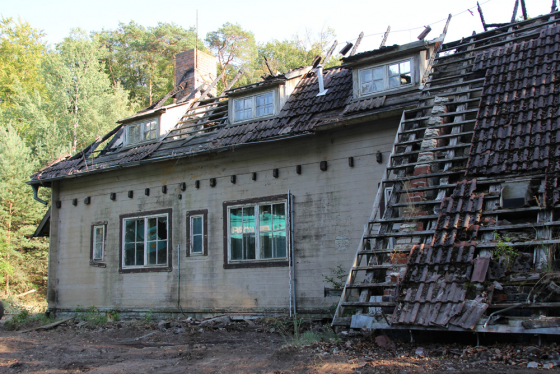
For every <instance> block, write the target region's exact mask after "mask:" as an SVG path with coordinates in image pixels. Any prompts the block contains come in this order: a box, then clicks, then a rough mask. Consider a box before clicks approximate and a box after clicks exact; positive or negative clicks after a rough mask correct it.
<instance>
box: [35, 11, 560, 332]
mask: <svg viewBox="0 0 560 374" xmlns="http://www.w3.org/2000/svg"><path fill="white" fill-rule="evenodd" d="M559 16H560V13H557V12H553V13H550V14H547V15H544V16H539V17H535V18H532V19H530V20H528V19H525V20H523V21H517V22H512V23H509V24H503V25H492V27H488V30H487V31H485V32H483V33H480V34H475V35H472V36H468V37H465V38H463V39H461V40H458V41H453V42H448V43H445V42H444V37H445V31H444V33H443V34H442V35H441V36H440V37H438V38H435V39H433V40H426V39H425V38H424V37H425V35H423V36H422V37H421V38H420V40H418V41H417V42H413V43H409V44H406V45H400V46H398V45H394V46H384V45H382V46H381V47H380V48H379V49H376V50H372V51H368V52H362V53H356V51H357V46H358V44H359V42H357V43H356V45H355V46H354V47H353V49H352V51H349V49H350V48H349V47H350V46H347V47H345V48H344V49H345V50H346V51H345V52H350V53H349V54H348V56H347V57H344V58H342V65H341V66H339V67H334V68H329V69H324V70H323V68H322V66H321V65H318V61H316V63H315V64H314V66H308V67H302V68H299V69H294V70H291V71H289V72H284V73H281V74H280V73H277V74H274V73H273V72H272V71H270V74H269V75H266V76H263V79H262V80H261V81H260V82H257V83H254V84H251V85H248V86H243V87H237V88H231V87H228V88H227V89H226V90H225V91H224V93H223V94H221V95H220V96H217V95H216V92H215V89H214V86H215V83H216V82H217V80H218V79H219V77H216V71H215V63H214V62H213V58H212V56H208V55H206V54H204V53H202V52H197V53H195V51H187V52H184V53H182V54H179V55H178V56H177V57H176V61H175V64H176V66H175V89H174V90H173V91H171V92H170V93H169V94H168V95H166V96H165V97H164V98H162V99H161V100H160V101H159V102H158V103H156V104H154V105H153V106H152V107H150V108H147V109H145V110H143V111H141V112H139V113H137V114H136V115H134V116H132V117H130V118H126V119H123V120H121V121H120V122H119V124H118V126H117V127H116V128H115V129H114V130H113V131H111V132H110V133H109V134H107V135H106V136H104V137H102V138H100V139H98V140H97V141H95V142H94V143H93V144H91V145H90V146H88V147H87V148H85V149H84V150H83V151H81V152H79V153H77V154H76V155H74V156H69V157H65V158H63V159H60V160H57V161H56V162H53V163H52V164H50V165H49V166H47V167H45V168H43V169H42V170H40V171H38V172H37V173H35V174H34V175H32V176H31V180H30V181H29V182H28V183H29V184H30V185H31V186H32V187H33V189H34V191H35V196H36V199H38V200H40V199H39V198H38V197H37V191H38V189H39V188H40V187H47V188H50V189H51V204H52V206H51V208H50V210H49V214H48V215H47V216H45V219H44V220H43V221H42V222H41V225H40V226H39V227H38V229H37V232H36V235H46V234H48V235H49V236H50V251H49V281H48V295H47V299H48V303H49V310H50V311H52V312H55V313H61V314H63V313H68V312H72V311H74V310H75V308H76V307H77V306H78V305H79V306H90V305H93V306H95V307H96V308H98V309H99V310H118V311H119V312H121V313H125V314H126V313H128V314H130V315H134V314H135V313H142V312H147V311H153V312H154V313H160V314H164V313H169V314H176V313H192V314H197V315H202V314H213V313H230V314H237V315H239V316H244V315H263V314H279V313H283V314H286V313H289V314H294V313H298V314H307V315H309V316H325V315H328V314H329V308H330V307H331V306H332V305H333V304H335V303H338V308H337V310H336V313H335V318H334V320H333V325H334V326H340V327H344V328H353V329H363V328H366V329H388V328H391V329H392V328H395V329H421V330H442V329H444V330H453V331H481V332H516V333H531V334H558V333H560V308H559V307H560V279H558V278H560V277H559V276H558V260H557V255H558V253H557V252H558V244H559V243H560V230H559V229H558V226H560V215H559V212H560V211H559V210H558V209H557V208H555V206H556V205H557V203H558V202H559V200H560V190H559V189H560V186H558V180H559V178H560V164H559V161H558V160H560V156H559V155H560V113H559V112H558V111H559V109H558V101H559V100H560V93H559V92H560V91H559V88H558V83H557V79H558V78H557V77H558V76H560V63H558V62H559V61H560V58H559V53H560V20H558V18H559ZM448 22H449V20H448ZM446 28H447V26H446ZM446 28H445V29H446ZM485 28H486V25H485ZM423 34H425V33H423ZM333 49H334V46H333V48H331V51H330V52H329V54H330V53H332V51H333ZM171 97H174V99H175V100H174V103H173V104H171V105H167V106H165V105H163V103H164V102H165V101H166V100H168V99H169V98H171ZM372 207H373V208H372ZM364 225H365V227H364ZM356 246H357V247H358V248H357V251H356ZM337 266H342V268H344V269H349V274H348V279H347V281H346V284H345V286H344V289H343V290H342V296H340V290H339V293H338V294H337V293H336V292H333V291H332V290H329V289H328V288H329V287H330V286H329V284H328V282H325V278H326V276H330V275H331V273H330V272H331V269H335V268H337ZM333 295H334V296H333Z"/></svg>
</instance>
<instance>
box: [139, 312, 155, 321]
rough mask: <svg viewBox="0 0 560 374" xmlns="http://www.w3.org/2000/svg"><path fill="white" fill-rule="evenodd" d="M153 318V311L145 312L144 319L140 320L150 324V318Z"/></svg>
mask: <svg viewBox="0 0 560 374" xmlns="http://www.w3.org/2000/svg"><path fill="white" fill-rule="evenodd" d="M153 317H154V311H153V310H150V311H149V312H147V313H146V314H144V317H143V318H142V320H143V321H144V322H145V323H149V322H152V318H153Z"/></svg>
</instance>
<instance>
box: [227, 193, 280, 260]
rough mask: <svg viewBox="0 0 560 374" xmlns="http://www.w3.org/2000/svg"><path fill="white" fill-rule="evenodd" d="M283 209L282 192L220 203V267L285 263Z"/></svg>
mask: <svg viewBox="0 0 560 374" xmlns="http://www.w3.org/2000/svg"><path fill="white" fill-rule="evenodd" d="M287 211H288V210H287V203H286V196H285V195H280V196H271V197H267V198H259V199H253V200H245V201H239V202H236V203H232V202H226V203H224V214H225V215H226V218H227V219H224V222H225V225H226V227H225V231H226V232H227V238H225V240H226V243H225V246H224V247H225V248H226V253H225V255H224V260H225V264H224V267H225V268H232V267H257V266H284V265H287V264H288V262H287V260H288V242H287V237H288V232H287V227H288V224H287V222H288V219H289V217H288V215H287Z"/></svg>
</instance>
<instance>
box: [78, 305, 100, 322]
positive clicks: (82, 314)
mask: <svg viewBox="0 0 560 374" xmlns="http://www.w3.org/2000/svg"><path fill="white" fill-rule="evenodd" d="M75 312H76V320H77V321H81V322H85V323H86V324H88V325H89V326H90V327H95V326H103V325H104V324H106V323H107V315H106V314H105V313H101V312H99V310H97V309H96V308H95V307H94V306H91V307H89V308H87V309H84V308H80V306H79V305H78V307H77V308H76V310H75Z"/></svg>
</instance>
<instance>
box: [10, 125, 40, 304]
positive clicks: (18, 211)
mask: <svg viewBox="0 0 560 374" xmlns="http://www.w3.org/2000/svg"><path fill="white" fill-rule="evenodd" d="M3 127H4V129H1V130H0V237H1V238H2V243H0V277H1V278H2V284H3V286H4V287H5V291H6V293H7V294H9V293H10V291H11V289H12V288H14V289H16V290H19V291H22V290H25V289H26V288H27V287H28V286H29V283H30V279H31V277H30V274H28V273H27V272H26V271H25V270H26V268H27V266H26V264H27V263H28V262H34V259H36V258H44V257H45V253H44V252H46V251H47V245H46V242H45V241H44V240H39V239H29V238H28V236H29V235H30V234H32V233H33V231H34V230H35V227H36V225H37V223H38V222H39V221H40V219H41V217H42V215H43V214H44V211H45V208H44V206H42V205H40V204H37V203H36V202H35V201H34V200H33V195H32V192H31V188H29V186H27V185H26V184H25V182H26V181H27V180H28V178H29V175H30V174H31V173H32V172H34V171H35V168H36V166H37V163H36V160H35V159H34V158H33V157H32V154H31V150H30V148H29V147H27V146H26V145H25V142H24V141H23V140H22V139H21V137H20V136H19V135H18V134H17V132H16V130H15V129H14V128H13V127H12V126H11V125H10V124H7V125H5V126H3ZM41 252H43V253H41ZM39 268H42V270H40V272H43V273H44V274H42V275H40V276H39V278H44V277H45V276H46V269H45V267H44V266H43V267H41V266H39V267H38V268H37V269H39Z"/></svg>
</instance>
